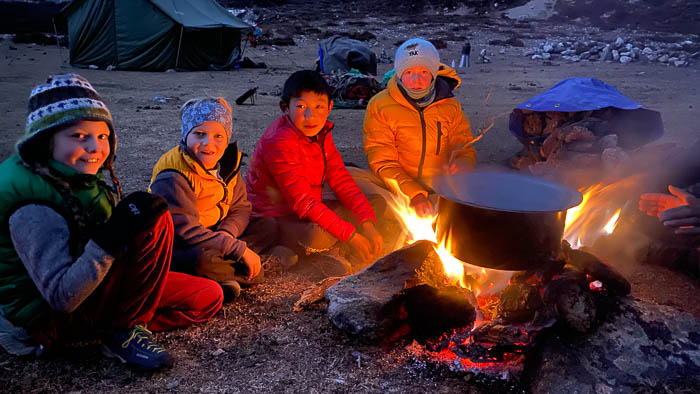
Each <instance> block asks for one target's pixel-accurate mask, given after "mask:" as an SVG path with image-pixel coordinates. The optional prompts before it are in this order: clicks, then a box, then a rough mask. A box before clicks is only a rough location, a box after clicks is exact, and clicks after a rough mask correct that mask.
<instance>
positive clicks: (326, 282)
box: [294, 276, 344, 312]
mask: <svg viewBox="0 0 700 394" xmlns="http://www.w3.org/2000/svg"><path fill="white" fill-rule="evenodd" d="M343 278H344V276H329V277H328V278H325V279H323V280H322V281H320V282H317V283H316V284H315V285H313V286H312V287H310V288H308V289H307V290H306V291H304V293H303V294H302V295H301V297H299V301H297V302H295V303H294V312H301V311H303V310H304V309H309V308H311V307H312V306H313V305H316V304H319V303H321V301H323V295H324V294H325V292H326V290H328V288H329V287H331V286H333V285H334V284H336V283H338V282H339V281H340V280H341V279H343Z"/></svg>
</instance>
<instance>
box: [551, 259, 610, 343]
mask: <svg viewBox="0 0 700 394" xmlns="http://www.w3.org/2000/svg"><path fill="white" fill-rule="evenodd" d="M591 293H592V292H591V291H590V290H589V289H588V283H587V281H586V277H585V275H584V274H583V273H577V272H574V271H571V270H569V271H565V272H564V273H562V275H561V276H559V277H556V278H555V279H553V280H552V281H551V282H549V283H548V284H547V285H546V286H545V289H544V297H543V300H544V303H545V304H546V305H548V306H549V307H550V308H553V309H554V310H556V312H557V315H558V318H557V321H558V323H559V324H560V325H563V326H564V327H565V328H566V329H567V330H572V331H573V332H577V333H580V334H585V333H587V332H590V331H591V330H592V329H593V328H594V327H595V325H596V314H597V309H596V304H595V301H594V299H593V294H591Z"/></svg>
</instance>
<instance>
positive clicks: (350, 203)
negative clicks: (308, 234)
mask: <svg viewBox="0 0 700 394" xmlns="http://www.w3.org/2000/svg"><path fill="white" fill-rule="evenodd" d="M331 129H333V123H331V122H329V121H326V124H325V125H324V126H323V129H322V130H321V131H320V132H319V133H318V134H317V135H316V136H315V137H307V136H305V135H304V134H303V133H302V132H301V131H299V130H297V128H296V127H294V125H293V124H292V122H291V120H289V117H288V116H287V115H282V116H280V117H279V118H277V120H275V121H274V122H273V123H272V124H271V125H270V127H268V128H267V130H265V132H264V133H263V135H262V137H260V140H259V141H258V143H257V144H256V145H255V152H253V157H252V159H251V161H250V167H249V168H248V174H247V176H246V188H247V190H248V200H249V201H250V202H251V203H252V204H253V213H252V216H253V217H266V216H285V215H295V216H297V217H298V218H301V219H306V220H310V221H312V222H314V223H316V224H318V225H319V226H321V227H322V228H324V229H325V230H326V231H328V232H329V233H330V234H331V235H333V236H334V237H336V238H338V239H339V240H341V241H343V242H346V241H347V240H348V239H350V236H351V235H352V234H353V232H354V231H355V226H353V225H352V224H350V223H348V222H346V221H344V220H343V219H341V218H339V217H338V215H336V214H335V212H333V211H332V210H331V209H330V208H328V207H327V206H326V204H324V203H323V202H322V201H321V189H322V187H323V183H324V182H327V183H328V186H330V188H331V189H332V190H333V191H334V192H335V195H336V196H337V197H338V199H339V200H340V202H341V203H342V204H343V206H344V207H346V208H347V209H349V210H350V211H351V212H352V213H353V215H354V216H355V218H356V219H357V222H358V223H362V222H364V221H366V220H371V221H373V222H376V219H375V217H374V212H372V207H371V206H370V205H369V201H367V198H366V197H365V195H364V194H362V191H360V188H359V187H358V186H357V184H356V183H355V181H354V180H353V179H352V177H351V176H350V174H349V173H348V171H347V170H346V169H345V164H343V160H342V158H341V157H340V153H339V152H338V150H337V149H336V148H335V144H334V143H333V137H332V136H331Z"/></svg>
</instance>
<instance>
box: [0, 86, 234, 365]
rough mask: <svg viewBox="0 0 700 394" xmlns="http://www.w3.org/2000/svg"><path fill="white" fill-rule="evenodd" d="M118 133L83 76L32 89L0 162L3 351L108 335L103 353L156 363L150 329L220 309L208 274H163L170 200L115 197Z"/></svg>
mask: <svg viewBox="0 0 700 394" xmlns="http://www.w3.org/2000/svg"><path fill="white" fill-rule="evenodd" d="M116 140H117V137H116V134H115V132H114V127H113V125H112V116H111V114H110V112H109V110H108V109H107V107H106V106H105V104H104V103H103V102H102V99H101V98H100V96H99V95H98V94H97V92H96V91H95V90H94V89H93V87H92V86H91V85H90V83H89V82H88V81H87V80H86V79H84V78H83V77H81V76H79V75H76V74H64V75H55V76H52V77H49V79H48V80H47V81H46V83H45V84H41V85H39V86H37V87H36V88H34V90H33V91H32V93H31V96H30V98H29V115H28V118H27V126H26V133H25V136H24V137H23V138H22V139H20V141H19V142H18V143H17V147H16V148H17V153H16V154H15V155H13V156H11V157H9V158H8V159H6V160H5V161H4V162H3V163H2V164H1V165H0V222H2V223H3V224H2V227H0V345H2V347H3V348H5V350H6V351H7V352H9V353H11V354H15V355H29V354H34V355H40V354H42V353H44V352H45V351H46V350H47V349H49V348H51V347H52V346H53V345H56V344H58V343H65V342H69V341H72V340H80V339H84V338H87V339H92V338H91V334H92V336H94V335H95V334H96V333H99V332H103V331H104V332H105V333H106V334H105V335H104V337H103V338H102V339H103V341H102V350H103V352H104V353H105V355H107V356H111V357H116V358H118V359H119V360H120V361H121V362H126V363H128V364H129V365H131V366H133V367H136V368H138V369H143V370H149V369H157V368H160V367H162V366H165V365H168V364H170V363H171V361H172V359H171V357H170V356H169V355H168V353H167V352H166V351H165V350H164V349H163V348H162V347H160V346H159V345H158V344H157V343H155V342H154V340H153V338H152V336H151V332H150V331H149V330H148V329H146V325H148V327H149V328H150V329H151V330H167V329H172V328H176V327H183V326H186V325H189V324H192V323H197V322H204V321H206V320H208V319H209V318H210V317H212V316H213V315H214V314H215V313H216V312H217V311H218V310H219V309H220V308H221V304H222V301H223V294H222V292H221V289H220V288H219V286H217V284H216V283H215V282H213V281H210V280H207V279H203V278H197V277H192V276H189V275H185V274H179V273H172V272H169V266H170V257H171V250H172V242H173V226H172V219H171V217H170V215H169V214H168V212H167V204H166V203H165V201H163V199H162V198H160V197H158V196H153V195H151V194H148V193H145V192H136V193H132V194H130V195H129V196H127V197H126V198H124V199H123V200H121V201H120V202H119V203H117V199H118V194H119V191H120V188H119V182H118V180H117V178H116V176H115V175H114V172H113V160H114V150H115V147H116ZM103 170H108V171H109V172H110V174H111V178H112V182H113V183H114V185H115V187H116V189H117V192H116V195H115V193H113V189H112V188H110V187H109V186H107V184H106V183H105V182H104V180H103V176H102V171H103Z"/></svg>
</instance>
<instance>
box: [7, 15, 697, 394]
mask: <svg viewBox="0 0 700 394" xmlns="http://www.w3.org/2000/svg"><path fill="white" fill-rule="evenodd" d="M373 18H374V19H371V18H368V17H367V15H363V14H361V13H358V12H354V11H352V10H349V11H348V13H347V14H346V15H340V16H339V15H338V14H335V15H334V16H328V18H327V19H328V21H332V24H331V23H330V22H329V23H325V21H326V20H325V19H322V20H323V21H324V22H323V23H319V24H318V25H319V26H321V27H322V29H320V32H317V31H316V30H319V29H315V30H314V32H315V34H308V35H307V34H303V29H302V33H299V32H295V35H294V39H295V41H296V43H297V45H296V46H291V47H271V46H259V47H258V48H250V47H248V48H247V49H246V51H245V56H248V57H250V58H251V59H252V60H254V61H262V62H265V63H266V64H267V66H268V68H267V69H262V70H261V69H242V70H238V71H230V72H188V73H179V72H174V73H169V72H168V73H166V72H163V73H142V72H119V71H102V70H82V69H81V70H76V69H72V68H71V67H70V66H66V65H65V63H62V61H61V59H62V57H63V58H64V59H65V58H66V57H67V50H66V49H65V48H64V49H63V50H62V51H59V50H58V49H57V48H56V47H46V46H38V45H27V44H14V43H12V42H11V41H10V40H9V39H4V40H2V41H0V130H2V133H1V134H0V160H4V159H5V158H6V157H8V156H9V155H10V154H11V153H12V151H13V146H14V145H13V144H14V142H15V141H16V139H17V138H18V137H19V136H20V135H21V134H22V133H23V129H24V124H25V116H26V101H27V97H28V95H29V92H30V91H31V89H32V87H33V86H34V85H36V84H37V83H40V82H43V80H44V79H45V77H46V76H47V75H48V74H51V73H58V72H71V71H72V72H78V73H80V74H82V75H83V76H85V77H87V78H88V79H89V80H90V81H91V82H92V83H93V85H94V86H95V87H96V88H97V89H98V91H99V92H100V93H101V94H102V96H103V97H104V99H105V102H106V103H107V105H108V106H109V108H110V109H111V111H112V114H113V116H114V120H115V126H116V130H117V134H118V138H119V147H118V151H117V165H116V170H117V173H118V175H119V176H120V179H121V181H122V185H123V186H124V189H125V191H127V192H129V191H135V190H145V189H146V188H147V186H148V182H149V180H150V177H151V169H152V166H153V164H154V163H155V162H156V160H157V159H158V157H159V156H160V155H161V154H162V153H164V152H165V151H167V150H168V149H169V148H171V147H172V146H174V145H175V144H177V142H178V140H179V138H180V133H179V118H178V111H179V106H180V105H181V104H182V103H183V102H184V101H185V100H186V99H188V98H191V97H195V96H201V95H217V96H223V97H225V98H227V99H228V100H229V101H230V102H233V101H234V100H235V99H236V97H238V96H239V95H240V94H242V93H243V92H244V91H246V90H247V89H249V88H252V87H258V92H259V93H258V96H257V99H256V102H255V105H242V106H234V108H233V109H234V134H233V138H235V139H236V140H238V143H239V147H240V148H241V149H242V150H243V151H244V152H247V153H249V154H250V153H251V152H252V150H253V148H254V145H255V143H256V141H257V140H258V138H259V136H260V135H261V134H262V132H263V131H264V130H265V128H266V127H267V126H268V125H269V124H270V123H271V122H272V121H273V120H274V119H275V118H276V117H277V116H279V114H280V110H279V107H278V101H279V99H278V97H277V96H276V95H277V94H279V90H280V88H281V86H282V84H283V82H284V80H285V78H286V77H287V76H288V75H289V74H290V73H292V72H293V71H296V70H300V69H304V68H311V67H313V63H314V60H315V59H316V57H317V37H318V36H319V35H320V34H324V33H326V32H328V31H336V32H337V31H345V32H348V31H353V30H363V31H364V30H367V31H370V32H371V33H373V34H374V35H376V37H377V39H376V40H371V42H372V43H374V42H376V46H373V48H374V49H375V50H376V51H377V52H381V50H382V49H384V50H385V51H386V53H387V54H389V55H390V56H392V55H393V52H394V50H395V48H396V47H395V44H396V43H397V42H400V41H403V40H404V39H406V38H409V37H412V36H424V37H428V38H431V37H444V39H445V41H446V43H447V48H445V49H442V50H440V55H441V58H442V59H443V62H445V63H448V64H449V63H450V62H451V61H452V60H453V59H456V60H457V62H458V61H459V53H460V52H459V51H460V49H461V45H462V42H461V40H463V39H469V40H470V41H471V43H472V48H474V49H473V52H472V53H473V54H474V56H472V65H471V67H470V68H469V69H467V70H466V71H462V72H461V73H460V76H461V78H462V86H461V87H459V88H458V89H457V90H456V92H455V93H456V96H457V98H458V99H459V100H460V102H461V103H462V106H463V109H464V112H465V114H466V115H467V116H468V117H469V118H470V119H471V121H472V124H473V127H474V129H476V128H477V127H478V126H479V125H481V124H483V122H485V120H486V119H487V118H488V117H490V116H493V115H498V114H507V113H509V112H510V111H511V110H512V109H513V108H514V107H515V106H516V105H517V104H519V103H520V102H522V101H524V100H526V99H528V98H530V97H531V96H533V95H536V94H538V93H541V92H542V91H544V90H545V89H547V88H549V87H551V86H553V85H554V84H556V83H557V82H559V81H560V80H562V79H565V78H569V77H584V76H585V77H595V78H599V79H601V80H603V81H605V82H607V83H609V84H611V85H614V86H616V87H617V88H618V89H619V90H620V91H621V92H622V93H623V94H625V95H627V96H628V97H630V98H632V99H634V100H637V101H639V102H641V103H643V104H644V105H646V106H647V107H649V108H651V109H654V110H657V111H660V112H661V114H662V116H663V120H664V126H665V130H666V134H665V136H664V137H663V139H664V141H673V142H677V143H680V144H685V143H687V142H688V141H691V140H693V139H694V138H698V137H700V134H699V129H698V125H699V124H700V100H699V99H700V92H699V90H698V89H700V73H699V72H700V65H699V64H698V62H697V60H696V61H694V62H693V63H691V65H690V66H689V67H684V68H676V67H668V66H665V65H660V64H655V63H654V64H640V63H631V64H626V65H622V64H619V63H618V64H615V63H604V62H580V63H567V62H562V61H554V62H552V63H551V64H549V65H545V64H543V63H542V62H541V61H539V62H537V61H533V60H530V59H529V58H527V57H524V56H523V55H522V52H523V48H515V47H499V46H489V45H488V44H487V43H488V42H489V41H490V40H494V39H507V38H508V37H510V36H512V35H513V34H517V35H518V36H519V37H520V38H521V39H522V40H523V41H524V42H525V43H526V47H527V46H534V45H535V41H537V40H544V39H553V38H558V37H581V38H586V37H590V38H596V39H606V40H608V41H614V39H615V37H616V36H617V35H622V36H625V37H630V36H635V35H640V36H652V37H660V36H658V35H657V34H656V33H649V32H636V31H628V30H620V31H600V30H598V29H595V28H578V27H573V26H570V25H565V24H561V25H555V24H552V23H548V22H532V23H528V24H515V23H513V22H510V21H508V20H504V19H500V18H497V17H479V18H477V17H467V16H459V15H452V16H449V17H445V16H430V15H428V16H422V17H421V18H416V19H412V20H410V21H409V20H407V19H408V18H406V17H400V16H386V17H382V16H376V15H374V16H373ZM352 22H355V23H354V24H353V23H352ZM282 27H283V24H280V25H276V26H275V28H280V29H281V28H282ZM659 34H661V33H659ZM683 37H688V35H687V34H686V35H675V34H674V33H663V37H660V38H666V39H669V40H679V41H682V40H683V39H685V38H683ZM690 37H691V39H692V40H694V41H695V42H697V40H698V38H697V36H690ZM450 38H451V39H450ZM482 48H486V49H487V51H488V52H489V53H493V56H490V57H491V59H492V62H491V63H489V64H478V63H476V62H475V60H476V56H475V54H476V53H478V51H479V50H481V49H482ZM500 49H504V50H505V52H504V53H503V54H500V53H499V50H500ZM390 68H391V65H390V64H380V65H379V74H380V77H381V75H382V74H383V73H384V72H385V71H387V70H389V69H390ZM490 89H493V91H492V94H491V97H490V100H489V101H488V104H487V105H484V99H485V97H486V96H487V95H488V93H489V91H490ZM154 96H162V97H165V98H167V101H166V102H165V103H161V102H156V101H154V100H153V98H154ZM363 116H364V111H362V110H344V109H338V110H334V111H333V112H332V113H331V115H330V119H331V120H332V121H333V122H335V124H336V127H335V129H334V140H335V143H336V145H337V146H338V148H339V150H340V152H341V154H342V155H343V158H344V160H345V161H346V162H352V163H355V164H357V165H359V166H362V167H365V168H366V167H367V161H366V158H365V155H364V152H363V148H362V142H361V141H362V132H361V130H362V119H363ZM475 146H476V149H477V152H478V153H477V159H478V163H479V165H481V166H485V165H490V166H495V167H504V166H505V165H506V164H505V163H506V162H507V160H508V159H509V158H510V157H511V156H512V155H513V154H514V153H516V152H517V151H518V150H519V149H520V148H521V146H520V144H519V143H518V142H517V141H516V139H515V138H514V137H513V136H512V135H511V134H510V133H509V131H508V118H507V115H506V116H502V117H500V118H498V119H497V121H496V124H495V127H494V128H493V130H492V131H490V132H489V133H488V134H487V135H486V136H485V137H484V138H483V139H482V140H481V141H479V142H478V143H477V144H476V145H475ZM628 277H629V279H630V281H631V282H632V286H633V296H636V297H639V298H642V299H646V300H649V301H653V302H658V303H660V304H666V305H671V306H675V307H677V308H679V309H681V310H685V311H688V312H691V313H692V314H693V315H695V316H696V317H697V318H700V304H699V303H698V300H699V299H700V284H699V283H698V281H697V279H694V278H691V277H689V276H688V275H685V274H682V273H678V272H675V271H671V270H668V269H666V268H663V267H656V266H637V267H636V268H635V269H633V270H632V272H630V273H629V275H628ZM313 280H314V278H305V277H301V276H299V275H296V274H282V275H272V276H271V277H270V278H269V280H268V281H267V282H266V283H265V284H263V285H260V286H258V287H255V288H253V289H249V290H246V291H245V292H244V294H243V295H242V297H241V298H240V299H238V300H236V301H234V302H232V303H230V304H227V305H225V306H224V308H223V310H222V311H221V312H220V313H219V314H218V315H217V316H216V317H215V318H214V319H213V321H212V322H210V323H208V324H204V325H199V326H195V327H191V328H188V329H183V330H177V331H174V332H169V333H162V334H158V335H157V339H158V340H159V341H161V342H162V343H163V345H164V346H165V347H166V348H167V349H168V350H169V351H170V352H172V353H173V355H174V356H175V357H176V358H177V360H178V362H177V364H176V365H175V366H174V367H173V368H172V369H168V370H165V371H161V372H157V373H154V374H140V373H136V372H133V371H130V370H129V369H127V368H125V367H123V366H120V365H117V364H115V363H113V362H112V361H110V360H105V359H104V358H103V357H102V356H101V354H100V352H99V349H98V347H97V346H94V344H78V345H76V346H72V347H71V348H70V349H69V350H68V351H65V352H61V353H60V354H58V355H55V356H52V357H49V358H48V359H42V360H35V359H18V358H14V357H11V356H8V355H7V354H5V353H4V352H0V384H1V385H2V390H3V391H5V392H42V393H53V392H72V393H82V392H120V393H122V392H168V391H172V392H206V393H208V392H230V393H237V392H306V393H315V392H400V393H424V392H437V393H453V392H455V393H456V392H467V393H471V392H504V391H513V392H521V391H527V389H526V388H525V387H522V386H518V385H508V384H501V385H493V383H483V382H481V383H480V382H479V378H472V377H471V376H469V375H468V376H462V375H458V374H454V373H451V372H449V371H447V370H443V369H439V368H433V367H430V366H426V365H424V364H423V363H421V362H420V360H413V359H412V358H411V356H410V354H409V353H408V352H407V351H406V350H405V349H404V347H405V345H407V343H403V342H399V343H397V344H394V345H392V346H377V345H371V344H363V343H361V342H359V341H358V340H356V339H354V338H350V337H348V336H347V335H345V334H344V333H342V332H340V331H339V330H337V329H335V328H334V327H333V325H332V324H331V323H330V321H329V320H328V318H327V317H326V315H325V312H324V311H323V310H313V311H304V312H293V311H292V306H293V304H294V302H295V301H296V300H297V299H298V297H299V295H300V294H301V293H302V292H303V291H304V290H305V289H306V288H308V287H309V286H311V285H312V284H313V283H314V281H313ZM659 289H663V291H659Z"/></svg>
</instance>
